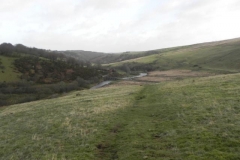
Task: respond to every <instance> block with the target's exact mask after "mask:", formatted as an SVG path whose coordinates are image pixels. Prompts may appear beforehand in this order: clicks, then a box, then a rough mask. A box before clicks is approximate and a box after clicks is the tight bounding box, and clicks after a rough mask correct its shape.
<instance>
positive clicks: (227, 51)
mask: <svg viewBox="0 0 240 160" xmlns="http://www.w3.org/2000/svg"><path fill="white" fill-rule="evenodd" d="M124 64H127V65H128V66H129V67H130V68H131V66H144V65H150V66H151V67H150V68H152V70H156V69H158V70H168V69H177V68H178V69H179V68H185V69H194V70H211V71H214V72H216V71H223V72H224V71H225V72H239V71H240V39H239V38H238V39H233V40H226V41H219V42H211V43H203V44H196V45H191V46H185V47H179V48H175V49H174V50H168V51H165V52H160V53H158V54H153V55H150V56H145V57H140V58H136V59H131V60H126V61H122V62H117V63H110V64H106V65H105V66H114V67H116V66H122V65H124Z"/></svg>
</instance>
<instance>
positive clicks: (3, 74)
mask: <svg viewBox="0 0 240 160" xmlns="http://www.w3.org/2000/svg"><path fill="white" fill-rule="evenodd" d="M14 60H15V58H12V57H5V56H0V61H1V62H2V64H1V66H4V69H0V82H4V81H5V82H13V81H18V80H20V79H19V76H20V73H18V72H17V71H16V70H15V69H14V65H13V62H14Z"/></svg>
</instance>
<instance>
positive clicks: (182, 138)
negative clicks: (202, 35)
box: [0, 74, 240, 160]
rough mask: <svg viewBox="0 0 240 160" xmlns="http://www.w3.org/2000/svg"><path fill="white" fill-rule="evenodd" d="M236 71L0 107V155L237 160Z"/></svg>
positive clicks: (239, 98) (238, 93)
mask: <svg viewBox="0 0 240 160" xmlns="http://www.w3.org/2000/svg"><path fill="white" fill-rule="evenodd" d="M239 78H240V74H229V75H221V76H214V77H205V78H195V79H186V80H180V81H173V82H163V83H161V84H154V85H146V86H112V87H106V88H101V89H97V90H85V91H79V92H72V93H70V94H68V95H67V96H64V97H60V98H56V99H50V100H41V101H36V102H31V103H25V104H20V105H13V106H9V107H3V108H0V126H1V128H0V159H6V160H7V159H131V160H135V159H136V160H138V159H164V160H170V159H190V160H192V159H211V160H214V159H216V160H219V159H238V158H239V157H240V139H239V135H240V127H239V125H240V124H239V122H240V107H239V101H240V87H239V86H240V81H239Z"/></svg>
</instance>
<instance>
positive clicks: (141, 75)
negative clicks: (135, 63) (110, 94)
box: [90, 73, 147, 89]
mask: <svg viewBox="0 0 240 160" xmlns="http://www.w3.org/2000/svg"><path fill="white" fill-rule="evenodd" d="M146 75H147V73H140V74H139V75H137V76H132V77H124V78H121V79H123V80H128V79H134V78H140V77H144V76H146ZM111 82H112V81H103V82H101V83H99V84H97V85H96V86H93V87H92V88H90V89H97V88H101V87H103V86H106V85H108V84H109V83H111Z"/></svg>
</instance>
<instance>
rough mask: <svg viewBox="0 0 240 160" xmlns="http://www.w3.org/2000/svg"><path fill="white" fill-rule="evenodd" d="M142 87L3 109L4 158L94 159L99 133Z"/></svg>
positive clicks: (0, 144) (0, 152)
mask: <svg viewBox="0 0 240 160" xmlns="http://www.w3.org/2000/svg"><path fill="white" fill-rule="evenodd" d="M140 88H141V87H140V86H132V87H121V88H120V87H110V88H102V89H98V90H87V91H79V92H73V93H71V94H68V95H67V96H65V97H61V98H57V99H50V100H42V101H36V102H31V103H25V104H20V105H13V106H9V107H3V108H0V126H1V128H0V159H5V160H7V159H94V157H95V154H96V152H95V150H96V145H97V144H96V141H97V140H98V139H99V138H100V137H97V136H98V135H99V133H101V132H102V131H104V130H105V128H106V126H108V124H109V122H110V121H111V119H110V118H111V116H112V115H114V114H116V111H117V110H122V109H124V108H125V107H126V106H131V105H132V102H133V100H134V98H133V97H134V93H135V92H137V91H139V90H140Z"/></svg>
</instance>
